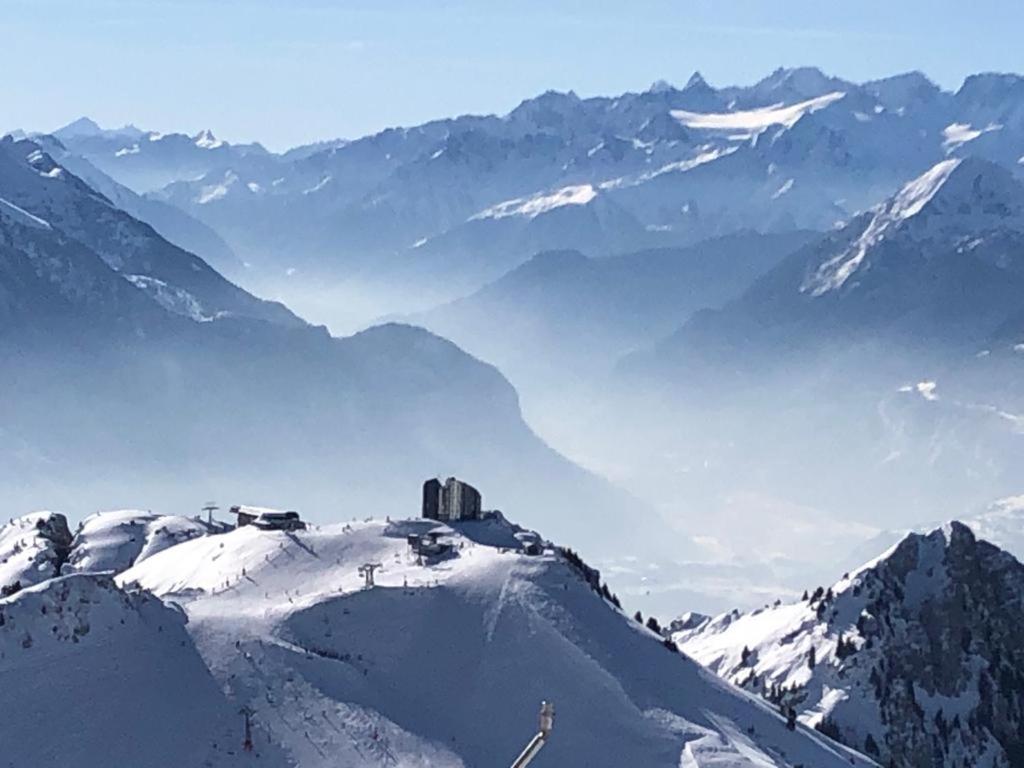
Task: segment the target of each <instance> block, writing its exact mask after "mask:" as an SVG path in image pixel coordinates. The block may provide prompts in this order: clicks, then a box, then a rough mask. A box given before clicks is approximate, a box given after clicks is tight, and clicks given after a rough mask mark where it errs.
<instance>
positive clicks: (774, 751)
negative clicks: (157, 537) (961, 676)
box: [118, 520, 870, 768]
mask: <svg viewBox="0 0 1024 768" xmlns="http://www.w3.org/2000/svg"><path fill="white" fill-rule="evenodd" d="M503 525H507V524H496V523H495V522H494V521H486V522H482V523H463V524H461V525H460V526H459V528H458V530H453V529H450V528H447V527H443V526H442V527H441V528H440V531H441V533H442V534H443V536H442V538H443V539H447V540H448V541H449V542H450V543H451V544H452V546H453V556H451V557H450V558H448V559H442V560H440V561H438V562H427V563H423V564H420V563H419V562H418V561H417V558H416V557H415V556H414V555H413V554H412V553H411V552H410V550H409V547H408V545H407V542H406V537H407V535H408V534H410V533H419V534H422V533H425V532H426V531H428V530H430V529H433V528H435V527H436V524H435V523H433V522H431V521H424V520H410V521H402V522H392V523H389V522H372V521H371V522H363V523H353V524H350V525H344V526H331V527H327V528H323V529H313V530H309V531H306V532H298V533H294V534H293V533H284V532H267V531H259V530H256V529H254V528H252V527H248V528H242V529H239V530H236V531H233V532H231V533H228V534H225V535H222V536H209V537H203V538H199V539H195V540H192V541H188V542H185V543H182V544H179V545H177V546H175V547H172V548H170V549H167V550H164V551H163V552H160V553H158V554H155V555H153V556H152V557H149V558H147V559H146V560H144V561H143V562H140V563H138V564H137V565H136V566H135V567H133V568H131V569H129V570H128V571H126V572H125V573H123V574H121V575H120V576H119V577H118V582H119V583H120V584H122V585H126V586H130V587H134V586H136V585H137V586H141V587H143V588H144V589H146V590H152V592H153V593H154V594H156V595H158V596H160V597H162V598H163V599H165V600H169V601H174V602H175V603H177V604H180V605H181V606H182V608H183V609H184V610H185V612H186V613H187V615H188V617H189V621H190V623H189V629H190V632H191V634H192V636H193V638H194V639H195V642H196V645H197V647H198V649H199V651H200V653H201V654H202V656H203V658H204V660H205V662H206V664H207V666H208V667H209V669H210V670H211V671H212V672H213V674H214V676H215V677H216V678H217V680H218V681H219V682H220V684H221V685H222V686H224V688H225V690H227V691H228V692H229V694H230V696H231V697H232V698H233V699H234V700H235V701H237V702H239V703H247V704H249V705H250V706H252V707H253V709H255V710H256V712H257V714H256V724H257V727H258V728H259V729H260V731H261V733H263V734H265V735H266V736H267V738H269V739H270V740H272V741H273V742H275V743H278V744H280V745H281V746H282V748H283V749H284V751H285V752H286V753H287V755H288V756H289V757H290V758H291V759H292V760H294V761H295V762H296V763H297V764H298V765H301V766H303V767H304V768H306V767H309V768H314V767H316V766H337V765H346V766H348V765H352V766H377V765H381V766H383V765H399V766H426V765H430V766H484V765H502V764H508V763H511V761H512V760H513V759H514V757H515V756H516V755H517V754H518V752H519V750H520V749H521V748H522V746H523V745H524V744H525V742H526V741H527V740H528V739H529V738H530V737H531V736H532V734H533V733H534V731H535V730H536V723H535V718H536V712H537V708H538V706H539V703H540V701H541V700H542V699H547V700H552V701H554V702H555V705H556V709H557V712H558V715H557V718H556V726H555V735H554V737H553V738H552V741H551V742H550V744H549V745H548V746H547V747H546V748H545V749H544V751H543V752H542V753H541V755H540V757H539V758H538V759H537V761H536V762H535V765H537V766H545V765H550V766H555V765H564V766H569V765H573V766H576V765H579V766H584V765H585V766H613V765H614V766H619V765H622V764H623V763H632V764H635V765H643V766H652V767H653V766H666V767H667V766H680V765H683V766H691V767H693V768H696V767H698V766H700V767H708V766H737V767H739V766H768V765H778V766H795V765H805V766H809V765H814V766H822V767H825V768H827V767H828V766H839V765H843V766H848V765H851V764H854V765H858V764H859V765H868V764H870V763H869V762H868V761H866V760H864V759H863V758H860V757H859V756H856V755H854V754H853V753H851V752H847V751H846V750H844V749H842V748H841V747H838V746H835V745H833V744H831V743H830V742H828V740H827V739H825V738H823V737H821V736H820V735H817V734H814V733H813V732H810V731H808V730H805V729H802V728H801V729H798V730H797V731H795V732H791V731H788V730H786V728H785V725H784V722H783V720H782V718H781V717H780V716H779V715H778V714H776V713H775V712H774V711H772V710H771V709H769V708H768V707H767V706H765V705H763V704H762V703H760V702H758V701H757V700H755V699H754V698H753V697H750V696H748V695H747V694H744V693H742V692H740V691H738V690H737V689H735V688H733V687H732V686H730V685H728V684H726V683H725V682H723V681H721V680H719V679H718V678H716V677H714V676H713V675H711V674H710V673H708V672H706V671H704V670H703V669H701V668H700V667H699V666H698V665H697V664H695V663H694V662H692V661H690V660H689V659H687V658H685V657H683V656H681V655H680V654H677V653H675V652H674V651H670V650H668V649H667V648H666V647H665V646H664V645H663V644H662V642H661V638H660V637H658V636H656V635H654V634H653V633H651V632H649V631H648V630H646V629H644V628H642V627H640V626H639V625H637V624H636V623H635V622H633V621H632V620H631V619H629V618H627V617H626V616H624V615H623V614H622V613H621V612H620V611H618V610H617V609H615V608H614V607H612V606H611V605H610V604H609V603H607V602H606V601H604V600H603V599H602V598H601V597H599V596H598V595H597V594H595V592H594V591H593V590H592V589H591V588H590V586H589V585H588V584H587V583H586V582H585V580H584V579H583V578H582V577H581V575H580V574H579V573H578V572H577V571H575V570H574V569H573V567H572V566H570V565H569V563H568V562H567V561H566V560H565V559H564V558H563V557H561V556H560V555H557V554H555V553H554V552H553V551H551V550H549V551H548V554H546V555H542V556H533V557H530V556H526V555H523V554H520V553H518V552H516V551H514V550H512V549H510V548H507V547H512V546H513V545H514V541H515V539H514V537H513V536H512V534H513V532H514V529H513V528H512V527H511V526H507V527H504V528H503ZM485 542H487V543H485ZM488 543H489V544H492V545H493V546H492V545H489V544H488ZM364 563H380V564H382V566H383V568H382V569H381V570H380V571H379V572H378V573H377V575H376V585H375V586H374V587H373V588H366V587H365V586H364V579H363V577H362V576H361V575H360V574H359V572H358V568H359V566H360V565H362V564H364Z"/></svg>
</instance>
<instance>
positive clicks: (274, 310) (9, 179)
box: [0, 137, 302, 326]
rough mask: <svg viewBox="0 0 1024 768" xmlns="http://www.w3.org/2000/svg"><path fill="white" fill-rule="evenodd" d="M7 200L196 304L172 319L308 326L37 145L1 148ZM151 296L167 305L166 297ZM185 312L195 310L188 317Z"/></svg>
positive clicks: (0, 177)
mask: <svg viewBox="0 0 1024 768" xmlns="http://www.w3.org/2000/svg"><path fill="white" fill-rule="evenodd" d="M0 198H3V199H4V200H5V201H6V203H7V204H8V205H7V206H6V208H7V209H8V210H11V206H14V207H16V208H17V209H20V210H22V211H23V212H25V213H27V214H30V215H31V216H32V217H34V218H35V219H38V220H42V221H44V222H46V223H47V224H48V225H49V226H50V227H52V228H53V229H56V230H58V231H59V232H60V233H61V234H62V235H64V236H66V237H67V238H69V239H72V240H74V241H76V242H78V243H80V244H81V245H82V246H84V247H86V248H88V249H90V250H92V251H93V252H95V253H96V254H97V255H99V256H100V257H101V258H102V259H103V261H104V262H105V263H106V265H107V266H108V267H110V268H111V269H112V270H114V271H115V272H117V273H118V274H120V275H122V276H124V277H125V278H129V279H130V278H142V279H144V280H145V281H147V282H146V284H147V286H160V287H166V288H167V289H168V290H170V291H172V292H175V293H177V294H183V295H187V296H188V297H190V298H191V301H190V302H179V303H177V304H174V305H169V306H168V308H169V309H171V310H172V311H176V312H180V313H184V314H186V315H187V316H191V317H193V319H209V318H213V317H217V316H221V315H237V316H241V317H246V318H255V319H259V320H266V321H269V322H275V323H279V324H281V325H287V326H298V325H301V324H302V321H301V320H299V319H298V318H296V317H295V316H294V315H293V314H292V313H291V312H289V311H288V310H287V309H285V308H284V307H283V306H282V305H280V304H277V303H274V302H268V301H262V300H260V299H257V298H256V297H255V296H252V295H251V294H249V293H247V292H246V291H244V290H242V289H241V288H239V287H238V286H236V285H234V284H232V283H231V282H229V281H228V280H226V279H225V278H224V277H223V276H222V275H220V274H219V273H218V272H217V271H215V270H214V269H213V268H212V267H210V265H209V264H207V263H206V262H204V261H203V260H202V259H200V258H199V257H197V256H195V255H193V254H191V253H188V252H186V251H183V250H182V249H180V248H178V247H176V246H174V245H172V244H171V243H169V242H167V241H166V240H164V239H163V238H162V237H160V235H158V234H157V233H156V232H155V231H154V230H153V229H152V227H150V226H149V225H147V224H144V223H142V222H140V221H138V220H137V219H134V218H132V217H131V216H130V215H128V214H127V213H125V212H124V211H122V210H120V209H119V208H117V207H116V206H115V205H114V204H113V203H112V202H111V201H110V200H108V199H107V198H106V197H104V196H103V195H102V194H100V193H99V192H97V191H96V190H94V189H92V188H91V187H89V186H88V185H87V184H86V183H85V182H84V181H82V180H81V179H79V178H78V177H77V176H75V175H73V174H72V173H70V172H69V171H68V170H67V169H65V168H63V167H62V166H61V165H59V164H58V163H57V162H55V161H54V159H53V158H52V157H51V156H50V155H49V154H47V153H46V152H44V151H43V150H42V149H41V148H40V146H39V145H38V144H36V143H34V142H32V141H28V140H21V141H15V140H13V139H12V138H11V137H5V138H4V139H2V140H0ZM150 292H151V293H152V294H153V295H154V297H155V298H157V300H160V297H161V294H160V293H159V292H157V291H155V290H153V291H150ZM182 307H187V308H188V309H186V310H184V312H182Z"/></svg>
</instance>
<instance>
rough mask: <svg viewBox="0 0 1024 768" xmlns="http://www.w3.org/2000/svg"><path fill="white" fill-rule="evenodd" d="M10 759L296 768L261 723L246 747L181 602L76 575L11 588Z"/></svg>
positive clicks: (0, 732)
mask: <svg viewBox="0 0 1024 768" xmlns="http://www.w3.org/2000/svg"><path fill="white" fill-rule="evenodd" d="M0 680H2V681H3V695H2V696H0V738H2V747H0V760H2V762H3V765H5V766H11V768H57V766H66V765H69V764H74V765H81V766H101V765H110V766H115V765H116V766H132V767H133V768H171V766H207V767H209V768H215V767H216V768H220V767H223V768H227V767H228V766H241V765H251V764H252V763H253V761H257V762H258V763H259V764H260V765H267V766H273V767H274V768H284V767H285V766H287V765H289V763H288V762H287V761H286V760H285V759H284V757H283V755H282V754H281V753H280V751H279V750H278V749H277V748H276V747H275V746H274V745H272V744H270V743H268V741H267V739H266V738H265V737H264V735H263V734H262V733H257V734H256V738H255V740H254V750H253V752H252V753H245V752H243V751H242V749H241V746H242V734H243V724H242V718H241V716H240V715H239V714H238V706H237V704H236V703H235V702H233V701H231V700H230V698H229V697H227V696H226V695H225V694H224V693H223V692H222V691H221V689H220V687H219V685H218V683H217V682H216V681H215V680H214V678H213V676H212V675H211V674H210V672H209V671H208V670H207V668H206V667H205V666H204V664H203V661H202V659H201V657H200V656H199V654H198V653H196V649H195V646H194V645H193V643H192V640H191V638H190V637H189V635H188V633H187V631H186V628H185V617H184V616H183V614H182V613H181V611H180V610H178V609H176V608H174V607H172V606H168V605H166V604H164V603H162V602H161V601H159V600H157V599H156V598H154V597H153V596H152V595H148V594H146V593H140V592H131V593H129V592H125V591H123V590H121V589H119V588H118V587H117V586H115V585H114V583H113V581H112V580H111V579H110V578H109V577H105V576H95V575H73V576H65V577H61V578H55V579H51V580H48V581H45V582H43V583H41V584H39V585H37V586H34V587H30V588H27V589H24V590H22V591H20V592H18V593H17V594H15V595H13V596H12V597H9V598H6V599H0Z"/></svg>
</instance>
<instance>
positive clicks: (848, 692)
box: [671, 522, 1024, 766]
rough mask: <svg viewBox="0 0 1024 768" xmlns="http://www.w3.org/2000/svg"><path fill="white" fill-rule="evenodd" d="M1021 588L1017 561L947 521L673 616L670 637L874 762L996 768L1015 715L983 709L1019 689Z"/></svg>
mask: <svg viewBox="0 0 1024 768" xmlns="http://www.w3.org/2000/svg"><path fill="white" fill-rule="evenodd" d="M1022 587H1024V566H1022V565H1021V564H1020V563H1019V562H1018V561H1016V560H1015V559H1014V558H1012V557H1011V556H1010V555H1008V554H1006V553H1005V552H1002V551H1001V550H999V549H998V548H996V547H994V546H992V545H991V544H989V543H987V542H984V541H979V540H977V539H976V538H975V537H974V535H973V534H972V533H971V531H970V529H968V528H967V527H966V526H964V525H963V524H961V523H958V522H954V523H951V524H947V525H944V526H942V527H940V528H937V529H935V530H934V531H932V532H930V533H927V534H910V535H908V536H907V537H906V538H904V539H903V540H902V541H900V542H899V543H897V544H896V545H895V546H893V547H892V548H890V549H889V550H888V551H887V552H885V553H884V554H883V555H881V556H880V557H878V558H876V559H875V560H873V561H871V562H870V563H868V564H867V565H865V566H864V567H862V568H861V569H859V570H858V571H856V572H854V573H851V574H847V575H845V576H844V577H843V578H842V579H841V580H840V581H838V582H837V583H835V584H834V585H832V586H831V587H830V588H829V589H827V590H825V589H822V588H820V587H819V588H817V589H816V590H814V591H813V592H812V593H811V594H809V595H807V596H805V598H804V599H803V600H801V601H799V602H796V603H792V604H789V605H783V604H779V603H777V604H776V605H774V606H771V607H768V606H766V607H765V608H763V609H761V610H757V611H752V612H750V613H746V614H741V613H738V612H732V613H727V614H723V615H721V616H718V617H715V618H708V617H692V616H691V617H686V620H685V621H682V620H681V621H680V622H679V623H678V624H675V625H673V627H672V628H671V630H672V635H671V636H672V638H673V639H674V640H675V641H676V642H677V643H678V644H679V646H680V648H681V649H682V650H683V651H684V652H685V653H687V654H688V655H690V656H692V657H693V658H694V659H696V660H698V661H700V662H701V663H703V664H705V665H706V666H707V667H708V668H709V669H711V670H712V671H714V672H716V673H717V674H719V675H721V676H723V677H724V678H726V679H728V680H730V681H732V682H734V683H736V684H737V685H741V686H743V687H744V688H746V689H747V690H750V691H751V692H754V693H758V694H761V695H762V696H764V697H765V698H767V699H768V700H770V701H772V702H774V703H776V704H778V705H779V706H781V707H783V708H788V707H792V708H794V709H795V710H796V711H797V712H798V713H799V717H800V719H801V720H802V721H803V722H804V723H806V724H807V725H809V726H812V727H815V728H818V729H820V730H822V731H824V732H826V733H828V734H830V735H833V736H835V737H837V738H839V739H841V740H842V741H844V742H845V743H847V744H850V745H851V746H854V747H856V748H858V749H862V750H864V751H865V752H866V753H868V754H870V755H872V756H874V757H876V758H879V759H880V760H881V762H883V763H887V762H888V761H890V760H895V761H896V763H897V764H903V761H905V760H908V756H910V755H915V754H923V755H925V756H926V757H927V760H930V761H937V763H940V764H943V765H961V764H965V763H966V764H969V765H974V766H1001V765H1005V764H1006V763H1005V762H1004V761H1005V760H1006V757H1007V755H1013V754H1016V750H1017V749H1019V748H1020V743H1021V740H1020V735H1019V734H1020V731H1019V730H1018V728H1019V726H1018V725H1017V723H1016V719H1015V716H1008V717H1007V719H1005V720H1004V719H1002V716H1000V715H995V714H994V712H995V711H996V710H1000V709H1001V708H1002V707H1007V708H1008V711H1016V708H1017V707H1019V705H1020V702H1021V698H1022V690H1021V688H1020V679H1021V675H1022V673H1021V669H1022V667H1021V662H1022V661H1024V658H1022V654H1021V651H1020V650H1019V649H1018V648H1017V647H1016V645H1015V643H1014V642H1013V641H1011V640H1010V639H1009V638H1010V637H1013V636H1014V633H1015V632H1017V631H1019V628H1022V627H1024V610H1022V607H1021V602H1020V597H1019V595H1020V590H1021V588H1022ZM1011 595H1016V598H1015V599H1008V598H1010V596H1011ZM1005 633H1009V634H1005ZM939 659H941V661H939ZM929 665H931V666H929ZM937 737H938V738H937Z"/></svg>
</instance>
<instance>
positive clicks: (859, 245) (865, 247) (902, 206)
mask: <svg viewBox="0 0 1024 768" xmlns="http://www.w3.org/2000/svg"><path fill="white" fill-rule="evenodd" d="M959 165H960V160H958V159H950V160H943V161H942V162H941V163H938V164H937V165H935V166H934V167H933V168H931V169H929V170H928V171H927V172H926V173H924V174H923V175H921V176H920V177H918V178H917V179H914V180H913V181H911V182H909V183H908V184H907V185H906V186H904V187H903V189H901V190H900V192H899V194H897V195H896V196H895V197H893V198H892V200H891V201H889V202H888V203H886V204H884V205H882V206H879V207H878V209H876V211H875V212H874V214H873V215H872V217H871V219H870V221H869V222H868V225H867V226H866V227H865V228H864V231H863V233H862V234H861V235H860V237H858V238H857V240H856V241H855V242H854V243H853V244H852V245H851V246H850V247H849V248H847V249H846V250H844V251H843V252H842V253H840V254H838V255H837V256H835V257H834V258H832V259H830V260H828V261H826V262H825V263H824V264H822V265H821V266H820V267H819V268H818V270H817V271H816V272H815V273H814V275H812V276H810V277H809V278H808V279H807V280H806V281H805V282H804V284H803V285H802V286H801V287H800V290H801V292H806V293H810V294H811V295H812V296H821V295H822V294H825V293H828V292H829V291H835V290H838V289H839V288H842V287H843V285H844V284H845V283H846V281H847V280H849V279H850V276H851V275H853V274H854V273H855V272H856V271H857V270H858V269H859V268H860V267H861V265H862V264H863V262H864V258H865V257H866V256H867V254H868V251H869V250H870V249H871V248H872V247H874V246H875V245H877V244H878V243H879V242H881V240H883V239H884V238H885V235H886V232H887V231H888V230H889V229H890V228H891V227H893V226H895V225H897V224H899V223H900V222H902V221H904V220H906V219H909V218H911V217H912V216H915V215H917V214H918V213H920V212H921V209H922V208H924V206H925V205H926V204H927V203H928V201H929V200H931V199H932V197H934V196H935V194H936V193H937V192H938V191H939V189H940V188H941V187H942V185H943V184H944V183H945V182H946V180H947V179H948V178H949V176H950V174H952V173H953V171H954V170H956V168H957V167H958V166H959Z"/></svg>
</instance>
